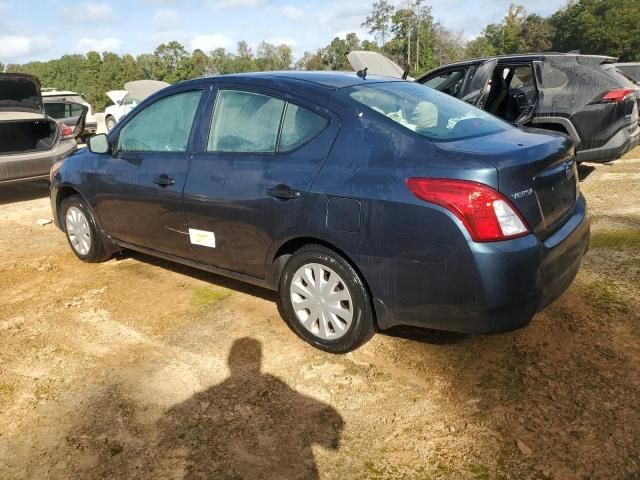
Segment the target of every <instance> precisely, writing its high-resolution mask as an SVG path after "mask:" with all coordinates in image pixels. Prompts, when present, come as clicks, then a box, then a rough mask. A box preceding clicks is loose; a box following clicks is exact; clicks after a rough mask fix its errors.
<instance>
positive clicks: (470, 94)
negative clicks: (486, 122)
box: [459, 58, 498, 108]
mask: <svg viewBox="0 0 640 480" xmlns="http://www.w3.org/2000/svg"><path fill="white" fill-rule="evenodd" d="M497 64H498V59H497V58H490V59H489V60H486V61H485V62H483V63H481V64H480V65H478V68H476V70H475V72H474V74H473V77H471V78H470V79H468V80H467V81H466V82H465V85H464V86H463V88H462V91H461V92H460V95H459V98H460V99H461V100H463V101H465V102H467V103H470V104H471V105H475V106H476V107H478V108H482V107H483V106H484V102H485V100H486V99H487V95H488V94H489V88H488V86H489V82H490V81H491V76H492V75H493V71H494V69H495V68H496V65H497Z"/></svg>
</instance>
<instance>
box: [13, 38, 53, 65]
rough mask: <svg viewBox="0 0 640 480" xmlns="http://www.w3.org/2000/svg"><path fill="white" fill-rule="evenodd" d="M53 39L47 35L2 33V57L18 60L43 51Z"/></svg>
mask: <svg viewBox="0 0 640 480" xmlns="http://www.w3.org/2000/svg"><path fill="white" fill-rule="evenodd" d="M50 46H51V40H50V39H49V37H47V36H45V35H37V36H33V37H29V36H24V35H0V58H2V59H3V60H16V59H22V58H24V57H28V56H31V55H35V54H38V53H42V52H44V51H46V50H48V49H49V47H50Z"/></svg>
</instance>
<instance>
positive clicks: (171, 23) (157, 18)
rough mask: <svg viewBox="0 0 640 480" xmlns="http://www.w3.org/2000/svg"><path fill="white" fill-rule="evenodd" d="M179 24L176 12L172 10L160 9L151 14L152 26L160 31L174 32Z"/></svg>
mask: <svg viewBox="0 0 640 480" xmlns="http://www.w3.org/2000/svg"><path fill="white" fill-rule="evenodd" d="M179 23H180V18H179V15H178V12H177V11H176V10H174V9H172V8H161V9H160V10H157V11H156V13H154V14H153V24H154V25H155V26H156V28H157V29H158V30H160V31H163V32H164V31H168V30H175V29H176V28H177V26H178V24H179Z"/></svg>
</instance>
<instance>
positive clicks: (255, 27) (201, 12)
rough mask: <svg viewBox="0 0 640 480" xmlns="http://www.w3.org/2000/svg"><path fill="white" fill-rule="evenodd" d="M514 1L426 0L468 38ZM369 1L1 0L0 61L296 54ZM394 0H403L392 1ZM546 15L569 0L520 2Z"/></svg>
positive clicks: (349, 20)
mask: <svg viewBox="0 0 640 480" xmlns="http://www.w3.org/2000/svg"><path fill="white" fill-rule="evenodd" d="M510 1H511V0H482V1H478V0H432V1H431V2H426V3H428V4H429V5H431V6H432V8H433V15H434V17H435V18H436V20H438V21H440V23H442V24H443V25H444V26H445V27H447V28H449V29H451V30H454V31H456V32H460V33H461V34H463V35H464V37H465V38H467V39H468V38H473V37H474V36H475V35H477V34H478V33H479V32H480V31H481V30H482V28H483V27H484V26H485V25H486V24H487V23H491V22H497V21H499V20H500V19H501V18H502V17H503V16H504V14H505V12H506V10H507V8H508V6H509V3H510ZM372 3H373V0H369V1H366V0H328V1H319V0H310V1H297V0H111V1H106V0H94V1H91V2H86V1H74V0H0V62H2V63H5V64H6V63H22V62H27V61H31V60H46V59H50V58H57V57H59V56H61V55H63V54H65V53H86V52H87V51H89V50H98V51H100V52H102V51H104V50H109V51H115V52H117V53H132V54H139V53H143V52H151V51H153V50H154V49H155V47H156V46H157V45H159V44H160V43H162V42H166V41H169V40H178V41H180V42H181V43H183V44H184V45H185V46H186V47H187V48H188V49H189V50H193V49H194V48H201V49H203V50H204V51H206V52H208V51H210V50H212V49H214V48H216V47H225V48H227V49H230V50H235V45H236V43H237V42H238V41H240V40H246V41H247V42H249V44H250V45H251V46H252V47H253V48H254V49H255V46H256V45H257V43H258V42H259V41H261V40H266V41H269V42H272V43H283V42H284V43H288V44H289V45H291V46H292V47H293V50H294V55H295V56H296V57H299V56H301V55H302V54H303V53H304V51H306V50H309V51H314V50H315V49H316V48H318V47H322V46H325V45H326V44H328V43H329V42H330V41H331V39H332V38H334V37H335V36H336V35H340V36H343V35H345V34H346V33H348V32H352V31H353V32H356V33H357V34H358V36H360V37H361V38H368V35H367V34H366V32H365V31H364V30H363V29H362V28H361V27H360V24H361V23H362V21H363V20H364V18H365V17H366V15H367V14H368V13H369V12H370V10H371V5H372ZM392 3H394V4H396V5H401V4H406V3H407V0H394V1H392ZM521 3H522V4H524V5H525V7H526V8H527V10H528V11H530V12H535V13H539V14H542V15H548V14H550V13H552V12H553V11H555V10H557V9H558V8H559V7H561V6H562V5H564V4H565V3H566V0H546V1H545V2H539V1H537V2H532V1H529V2H527V1H522V2H521Z"/></svg>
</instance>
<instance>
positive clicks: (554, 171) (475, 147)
mask: <svg viewBox="0 0 640 480" xmlns="http://www.w3.org/2000/svg"><path fill="white" fill-rule="evenodd" d="M473 140H474V141H468V140H460V141H456V142H445V143H439V144H438V146H439V148H443V149H445V150H449V151H457V152H459V153H464V154H466V155H472V156H479V157H480V158H481V159H482V160H484V161H486V162H488V163H490V164H491V165H493V166H494V167H495V168H496V170H497V171H498V190H499V191H500V193H502V194H503V195H504V196H505V197H507V198H508V199H509V200H510V201H511V203H512V204H513V205H514V206H515V207H516V208H517V209H518V211H519V212H520V214H521V215H522V216H523V218H524V219H525V220H526V222H527V223H528V225H529V228H530V229H531V231H532V233H533V234H535V235H536V236H538V237H539V238H541V239H542V238H546V237H547V236H549V235H551V234H552V233H553V232H554V231H555V230H557V228H558V227H560V226H561V225H562V224H563V223H564V221H565V220H566V219H567V218H568V217H569V215H570V214H571V212H572V211H573V210H574V208H575V204H576V201H577V199H578V195H579V184H578V173H577V165H576V162H575V153H574V147H573V144H572V142H571V140H570V139H569V138H568V137H566V136H564V135H562V134H553V133H549V132H546V131H542V130H536V129H518V128H509V129H508V130H506V131H504V132H500V133H498V134H493V135H487V136H486V137H483V141H482V142H478V141H477V140H478V139H477V138H476V139H473Z"/></svg>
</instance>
